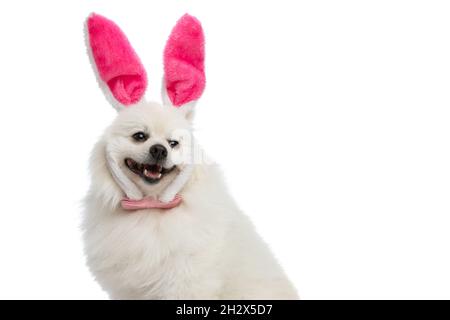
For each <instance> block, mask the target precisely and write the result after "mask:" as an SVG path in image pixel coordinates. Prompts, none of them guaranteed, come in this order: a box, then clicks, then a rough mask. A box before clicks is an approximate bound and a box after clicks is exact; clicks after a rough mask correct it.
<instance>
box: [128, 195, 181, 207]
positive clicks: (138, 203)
mask: <svg viewBox="0 0 450 320" xmlns="http://www.w3.org/2000/svg"><path fill="white" fill-rule="evenodd" d="M182 200H183V199H182V198H181V196H180V195H179V194H177V195H176V196H175V198H173V200H172V201H170V202H167V203H164V202H162V201H159V200H157V199H155V198H151V197H148V198H144V199H141V200H131V199H128V198H125V199H123V200H122V201H121V205H122V208H123V209H125V210H128V211H135V210H142V209H172V208H175V207H176V206H178V205H179V204H180V203H181V201H182Z"/></svg>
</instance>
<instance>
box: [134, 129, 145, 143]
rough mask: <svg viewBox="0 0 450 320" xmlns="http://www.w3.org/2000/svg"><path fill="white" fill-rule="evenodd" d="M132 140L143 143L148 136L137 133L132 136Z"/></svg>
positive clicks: (140, 132)
mask: <svg viewBox="0 0 450 320" xmlns="http://www.w3.org/2000/svg"><path fill="white" fill-rule="evenodd" d="M132 137H133V139H134V140H135V141H137V142H144V141H145V140H147V139H148V135H147V134H146V133H145V132H142V131H139V132H136V133H135V134H133V136H132Z"/></svg>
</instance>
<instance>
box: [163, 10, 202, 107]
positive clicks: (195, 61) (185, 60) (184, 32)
mask: <svg viewBox="0 0 450 320" xmlns="http://www.w3.org/2000/svg"><path fill="white" fill-rule="evenodd" d="M205 83H206V79H205V37H204V35H203V29H202V26H201V24H200V21H198V20H197V19H196V18H194V17H192V16H190V15H188V14H185V15H184V16H182V17H181V18H180V20H178V22H177V24H176V25H175V27H174V28H173V30H172V32H171V34H170V36H169V39H168V40H167V43H166V47H165V49H164V80H163V88H162V91H163V92H162V95H163V102H164V104H169V105H172V106H174V107H177V108H179V109H180V110H182V111H183V112H185V113H186V115H188V114H191V111H192V108H193V106H194V104H195V102H196V101H197V100H198V99H199V98H200V96H201V95H202V93H203V90H204V89H205Z"/></svg>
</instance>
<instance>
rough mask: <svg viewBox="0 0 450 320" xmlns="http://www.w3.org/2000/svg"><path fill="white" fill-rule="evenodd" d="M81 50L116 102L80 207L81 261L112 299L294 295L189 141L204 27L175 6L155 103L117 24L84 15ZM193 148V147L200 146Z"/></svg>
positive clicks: (199, 88) (201, 80) (201, 83)
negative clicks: (83, 46) (179, 15)
mask: <svg viewBox="0 0 450 320" xmlns="http://www.w3.org/2000/svg"><path fill="white" fill-rule="evenodd" d="M86 32H87V35H86V40H87V45H88V52H89V56H90V58H91V62H92V64H93V67H94V70H95V72H96V75H97V79H98V81H99V84H100V87H101V88H102V89H103V90H104V93H105V94H106V96H107V98H108V99H109V100H110V102H111V103H112V104H113V106H114V107H115V108H116V109H117V110H118V111H119V112H118V115H117V118H116V119H115V121H114V122H113V123H112V124H111V126H110V127H109V128H107V130H106V131H105V133H104V135H103V136H102V138H101V139H100V141H99V142H98V143H97V144H96V145H95V147H94V150H93V153H92V157H91V163H90V169H91V178H92V182H91V187H90V190H89V193H88V195H87V196H86V199H85V212H84V215H83V231H84V233H83V234H84V246H85V253H86V256H87V264H88V266H89V268H90V270H91V272H92V273H93V274H94V276H95V278H96V279H97V281H98V282H99V283H100V285H101V286H102V288H103V289H104V290H105V291H106V292H107V293H108V294H109V296H110V297H111V298H113V299H296V298H297V293H296V291H295V289H294V287H293V286H292V284H291V283H290V281H289V280H288V278H287V277H286V275H285V273H284V272H283V270H282V269H281V267H280V266H279V264H278V263H277V261H276V260H275V258H274V257H273V255H272V254H271V252H270V251H269V249H268V247H267V246H266V244H265V243H264V242H263V241H262V239H261V238H260V237H259V236H258V234H257V233H256V232H255V230H254V227H253V225H252V224H251V222H250V221H249V220H248V218H247V216H245V215H244V214H243V213H242V212H241V211H240V210H239V208H238V207H237V206H236V204H235V202H234V200H233V199H232V198H231V197H230V195H229V193H228V192H227V189H226V187H225V185H224V182H223V179H222V176H221V173H220V170H219V169H218V167H217V165H215V164H214V163H211V162H210V161H208V159H207V158H206V157H205V156H204V154H203V152H201V149H200V148H199V147H198V145H197V144H196V143H195V141H194V139H193V135H192V128H191V121H192V117H193V107H194V105H195V102H196V100H198V98H199V97H200V96H201V94H202V92H203V89H204V87H205V73H204V36H203V30H202V27H201V25H200V23H199V21H198V20H197V19H195V18H194V17H192V16H189V15H184V16H183V17H182V18H181V19H180V20H179V21H178V23H177V24H176V26H175V27H174V29H173V31H172V33H171V35H170V37H169V39H168V41H167V44H166V47H165V50H164V79H163V96H164V97H163V100H164V103H163V104H158V103H152V102H146V101H144V99H143V96H144V93H145V90H146V87H147V76H146V73H145V69H144V68H143V66H142V64H141V62H140V60H139V58H138V56H137V55H136V53H135V52H134V50H133V49H132V47H131V45H130V43H129V41H128V40H127V38H126V36H125V35H124V34H123V32H122V31H121V30H120V29H119V27H118V26H117V25H116V24H114V23H113V22H112V21H111V20H108V19H106V18H104V17H102V16H100V15H97V14H92V15H91V16H90V17H89V18H88V19H87V23H86ZM199 155H200V156H199Z"/></svg>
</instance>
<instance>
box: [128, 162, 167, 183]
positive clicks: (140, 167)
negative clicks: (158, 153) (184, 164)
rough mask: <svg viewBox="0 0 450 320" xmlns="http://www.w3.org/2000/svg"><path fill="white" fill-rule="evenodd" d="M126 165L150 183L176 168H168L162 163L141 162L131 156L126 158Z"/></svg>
mask: <svg viewBox="0 0 450 320" xmlns="http://www.w3.org/2000/svg"><path fill="white" fill-rule="evenodd" d="M125 165H126V166H127V167H128V169H130V170H131V171H132V172H133V173H135V174H137V175H138V176H140V177H141V178H142V179H144V180H145V181H147V182H149V183H156V182H159V181H160V180H161V179H162V178H163V177H164V176H165V175H166V174H168V173H170V172H171V171H172V170H173V169H175V166H172V167H171V168H169V169H166V168H164V167H163V166H162V165H160V164H147V163H139V162H137V161H134V160H133V159H131V158H126V159H125Z"/></svg>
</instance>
